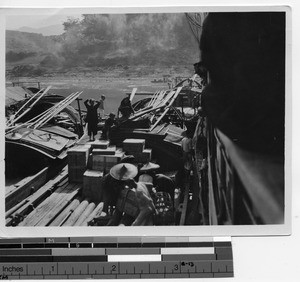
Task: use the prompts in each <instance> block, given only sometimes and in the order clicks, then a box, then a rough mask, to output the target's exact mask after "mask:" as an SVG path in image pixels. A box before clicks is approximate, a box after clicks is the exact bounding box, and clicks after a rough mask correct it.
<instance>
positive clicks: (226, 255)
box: [0, 236, 233, 280]
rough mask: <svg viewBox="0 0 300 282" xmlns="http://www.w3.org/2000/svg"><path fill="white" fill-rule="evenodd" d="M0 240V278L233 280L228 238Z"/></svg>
mask: <svg viewBox="0 0 300 282" xmlns="http://www.w3.org/2000/svg"><path fill="white" fill-rule="evenodd" d="M203 238H204V237H175V236H174V237H84V238H81V237H73V238H21V239H15V238H13V239H0V278H1V279H33V280H38V279H141V278H148V279H160V278H208V277H233V255H232V246H231V241H230V238H224V240H222V239H220V238H218V239H213V238H205V239H203Z"/></svg>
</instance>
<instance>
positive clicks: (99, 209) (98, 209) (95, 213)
mask: <svg viewBox="0 0 300 282" xmlns="http://www.w3.org/2000/svg"><path fill="white" fill-rule="evenodd" d="M103 206H104V203H103V202H100V203H99V204H98V206H97V207H96V208H95V209H94V210H93V212H92V213H91V214H90V215H89V216H88V217H87V218H86V219H85V220H84V221H83V222H82V223H81V224H80V226H87V225H88V223H89V222H90V221H91V220H93V219H94V218H96V217H98V216H100V215H101V213H102V210H103Z"/></svg>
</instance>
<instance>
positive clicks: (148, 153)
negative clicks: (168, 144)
mask: <svg viewBox="0 0 300 282" xmlns="http://www.w3.org/2000/svg"><path fill="white" fill-rule="evenodd" d="M133 156H134V157H135V160H136V162H138V163H148V162H150V161H151V159H152V149H144V150H143V151H142V152H141V153H133Z"/></svg>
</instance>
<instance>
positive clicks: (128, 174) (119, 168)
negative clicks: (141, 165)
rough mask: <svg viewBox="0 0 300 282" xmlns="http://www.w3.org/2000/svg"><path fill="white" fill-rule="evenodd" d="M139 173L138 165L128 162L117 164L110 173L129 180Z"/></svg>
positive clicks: (115, 177) (115, 176)
mask: <svg viewBox="0 0 300 282" xmlns="http://www.w3.org/2000/svg"><path fill="white" fill-rule="evenodd" d="M137 173H138V170H137V167H136V166H135V165H133V164H128V163H121V164H117V165H115V166H113V167H112V168H111V169H110V175H111V176H112V177H113V178H114V179H117V180H128V179H130V178H134V177H135V176H136V175H137Z"/></svg>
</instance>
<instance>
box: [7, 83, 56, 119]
mask: <svg viewBox="0 0 300 282" xmlns="http://www.w3.org/2000/svg"><path fill="white" fill-rule="evenodd" d="M50 88H51V86H48V87H47V88H46V90H45V91H44V92H43V93H42V94H41V95H40V96H39V97H38V98H37V99H36V100H35V101H34V102H33V103H32V105H30V106H29V107H28V108H27V109H26V110H25V111H24V112H23V113H22V114H21V115H19V116H18V117H17V118H16V119H13V120H12V121H11V124H13V123H15V122H17V121H18V120H19V119H20V118H21V117H23V116H24V115H25V114H27V113H28V112H29V111H30V110H31V109H32V107H33V106H34V105H35V104H36V103H37V102H38V101H39V100H40V99H41V98H42V97H43V96H44V95H45V94H46V93H47V92H48V91H49V89H50Z"/></svg>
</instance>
